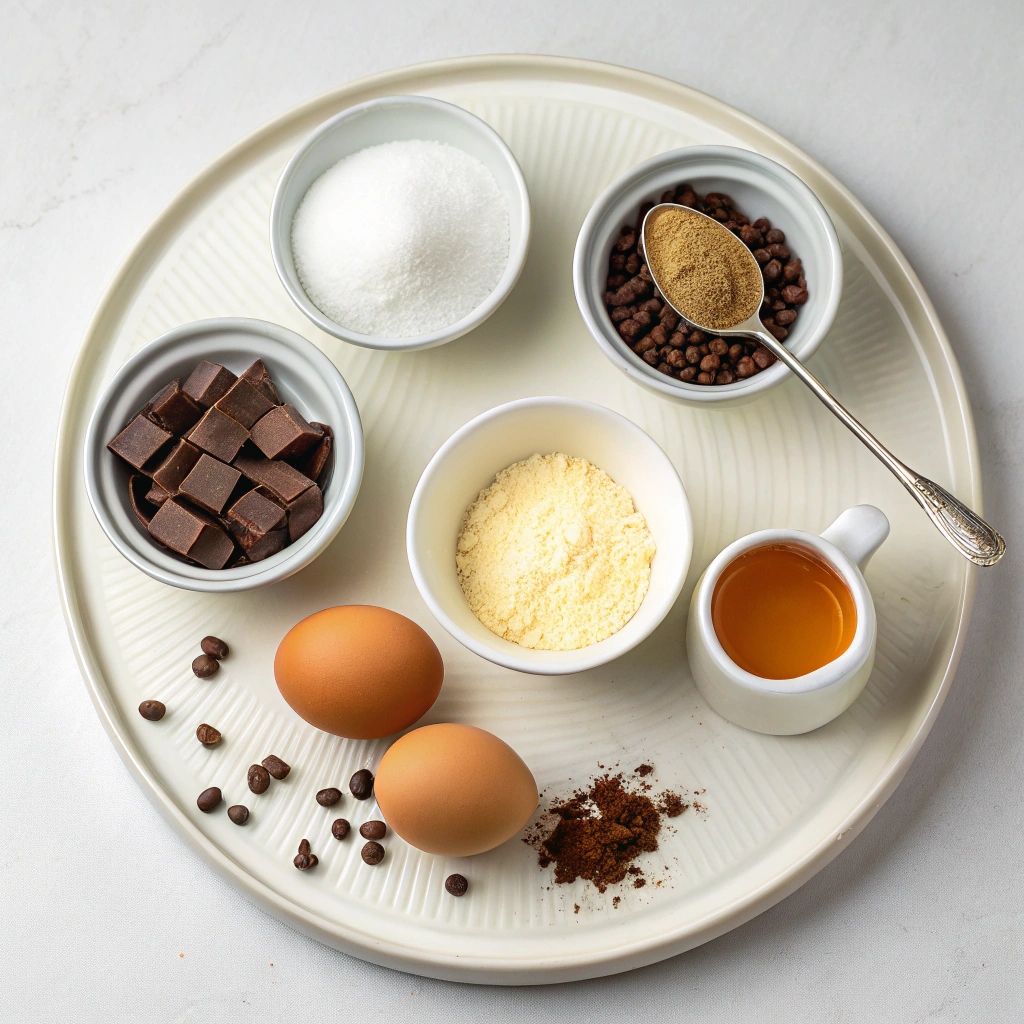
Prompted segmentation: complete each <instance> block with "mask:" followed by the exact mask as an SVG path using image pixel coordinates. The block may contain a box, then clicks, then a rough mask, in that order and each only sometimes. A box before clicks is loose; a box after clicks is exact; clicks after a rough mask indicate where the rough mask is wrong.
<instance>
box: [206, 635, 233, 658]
mask: <svg viewBox="0 0 1024 1024" xmlns="http://www.w3.org/2000/svg"><path fill="white" fill-rule="evenodd" d="M199 646H200V647H202V649H203V654H208V655H209V656H210V657H211V658H216V659H217V661H220V660H221V659H222V658H226V657H227V656H228V645H227V644H226V643H224V641H223V640H221V639H219V638H218V637H215V636H204V637H203V639H202V641H201V642H200V644H199Z"/></svg>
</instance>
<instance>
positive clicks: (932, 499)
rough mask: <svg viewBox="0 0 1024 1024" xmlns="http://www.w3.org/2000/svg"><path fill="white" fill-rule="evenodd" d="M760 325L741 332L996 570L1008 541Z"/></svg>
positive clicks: (948, 533) (963, 548) (969, 551)
mask: <svg viewBox="0 0 1024 1024" xmlns="http://www.w3.org/2000/svg"><path fill="white" fill-rule="evenodd" d="M755 319H756V317H752V318H751V320H750V321H747V323H746V324H743V325H742V327H741V329H742V332H743V333H744V334H747V335H750V336H753V337H756V338H757V340H758V341H760V342H761V344H762V345H764V347H765V348H766V349H768V351H769V352H771V353H772V355H774V356H775V357H776V358H777V359H780V360H781V361H782V362H783V363H785V365H786V366H787V367H789V369H790V370H791V371H792V372H793V373H794V374H795V375H796V376H797V377H799V378H800V380H801V381H803V383H804V384H806V385H807V387H809V388H810V389H811V391H813V392H814V395H815V397H816V398H817V399H818V401H820V402H821V404H822V405H824V406H825V408H826V409H828V411H829V412H831V413H832V414H833V415H834V416H835V417H837V418H838V419H839V420H841V421H842V422H843V423H844V424H845V425H846V427H847V428H848V429H849V430H851V431H852V432H853V433H854V434H855V435H856V436H857V437H858V438H859V439H860V440H861V442H862V443H863V444H864V445H865V446H866V447H867V448H868V450H869V451H871V452H872V453H873V454H874V455H875V456H876V458H878V460H879V461H880V462H882V463H883V465H885V466H886V467H887V468H888V469H889V470H890V471H891V472H892V473H893V474H894V475H895V476H896V478H897V479H898V480H899V481H900V483H902V484H903V486H904V487H905V488H906V489H907V490H908V491H909V492H910V494H911V496H912V497H913V498H914V500H915V501H916V502H917V503H918V504H919V505H920V506H921V508H923V509H924V510H925V512H927V513H928V517H929V518H930V519H931V521H932V522H933V523H934V524H935V526H936V528H937V529H938V531H939V533H941V534H942V535H943V536H944V537H945V538H946V540H948V541H949V542H950V544H952V545H953V547H955V548H956V549H957V550H958V551H959V552H960V553H961V554H962V555H964V556H965V557H966V558H969V559H970V560H971V561H972V562H974V563H975V564H976V565H995V563H996V562H998V561H999V559H1000V558H1002V557H1003V554H1004V553H1005V551H1006V544H1005V543H1004V542H1003V538H1002V537H1000V536H999V534H998V533H997V532H996V531H995V530H994V529H992V527H991V526H989V524H988V523H986V522H985V520H984V519H982V518H981V516H979V515H978V513H977V512H975V511H974V510H973V509H971V508H969V507H968V506H967V505H965V504H964V503H963V502H962V501H960V499H959V498H956V497H954V496H953V495H952V494H950V493H949V491H947V490H946V489H945V488H943V487H940V486H939V485H938V484H937V483H935V482H934V481H932V480H929V479H928V478H927V477H924V476H921V474H920V473H916V472H914V470H912V469H911V468H910V467H909V466H907V465H905V464H904V463H902V462H900V460H899V459H897V458H896V456H895V455H893V454H892V452H890V451H889V449H888V448H886V447H885V445H883V444H882V442H881V441H879V440H878V438H877V437H875V435H874V434H872V433H871V431H870V430H868V429H867V427H865V426H864V424H863V423H861V422H860V420H858V419H857V418H856V417H855V416H853V415H852V414H851V413H850V412H849V411H848V410H847V409H846V408H845V407H844V406H843V405H842V404H840V403H839V402H838V401H836V399H835V398H834V397H833V396H832V394H831V393H830V392H829V391H828V389H827V388H826V387H825V386H824V385H823V384H822V383H821V381H819V380H818V378H817V377H815V376H814V374H813V373H811V372H810V370H808V369H807V367H806V366H804V364H803V363H801V362H800V360H799V359H797V358H796V356H794V355H793V353H792V352H790V351H789V349H788V348H786V347H785V346H784V345H783V344H782V343H781V342H780V341H778V340H777V339H776V338H775V337H774V336H773V335H771V334H769V333H768V332H767V331H766V330H764V328H763V327H761V325H760V321H757V325H756V326H754V324H753V323H752V321H754V320H755Z"/></svg>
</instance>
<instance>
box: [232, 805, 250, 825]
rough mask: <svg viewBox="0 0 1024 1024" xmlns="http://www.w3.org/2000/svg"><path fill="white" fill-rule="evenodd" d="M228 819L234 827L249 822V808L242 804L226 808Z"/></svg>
mask: <svg viewBox="0 0 1024 1024" xmlns="http://www.w3.org/2000/svg"><path fill="white" fill-rule="evenodd" d="M228 817H229V818H230V819H231V820H232V821H233V822H234V823H235V824H236V825H244V824H245V823H246V822H247V821H248V820H249V808H248V807H245V806H243V805H242V804H234V805H233V806H231V807H229V808H228Z"/></svg>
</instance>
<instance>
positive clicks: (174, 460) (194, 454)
mask: <svg viewBox="0 0 1024 1024" xmlns="http://www.w3.org/2000/svg"><path fill="white" fill-rule="evenodd" d="M202 454H203V453H202V452H201V451H200V450H199V449H198V448H196V447H195V446H194V445H191V444H189V443H188V441H179V442H178V443H177V444H176V445H175V446H174V447H173V448H172V449H171V450H170V453H169V454H168V455H167V458H165V459H164V460H163V462H161V463H160V465H159V466H157V468H156V469H155V470H154V471H153V483H155V484H156V485H157V486H158V487H160V488H161V489H162V490H164V491H166V492H167V493H168V494H169V495H170V496H171V497H172V498H173V497H174V496H175V495H176V494H177V493H178V488H179V487H180V486H181V481H182V480H184V479H185V477H187V476H188V475H189V473H191V472H192V469H193V467H194V466H195V464H196V463H197V462H198V461H199V457H200V456H201V455H202ZM159 504H163V502H160V503H159Z"/></svg>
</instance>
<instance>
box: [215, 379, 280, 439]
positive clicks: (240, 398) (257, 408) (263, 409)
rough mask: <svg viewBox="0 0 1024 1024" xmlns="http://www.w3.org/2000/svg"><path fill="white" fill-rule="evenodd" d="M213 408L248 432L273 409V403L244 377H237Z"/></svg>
mask: <svg viewBox="0 0 1024 1024" xmlns="http://www.w3.org/2000/svg"><path fill="white" fill-rule="evenodd" d="M214 408H216V409H220V411H221V412H223V413H226V414H227V415H228V416H230V417H231V418H232V419H233V420H237V421H238V422H239V423H241V424H242V426H243V427H245V429H246V430H248V429H249V428H250V427H251V426H252V425H253V424H254V423H255V422H256V421H257V420H258V419H261V418H262V417H264V416H266V415H267V413H268V412H270V410H271V409H273V408H274V403H273V402H271V401H270V399H269V398H267V396H266V395H264V394H263V393H262V392H261V391H258V390H257V389H256V388H255V387H254V386H253V384H252V383H251V382H250V381H248V380H246V379H245V377H239V378H238V380H236V381H235V383H234V384H232V385H231V387H230V388H228V390H227V392H226V393H225V394H224V396H223V397H222V398H218V399H217V403H216V405H215V406H214Z"/></svg>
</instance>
